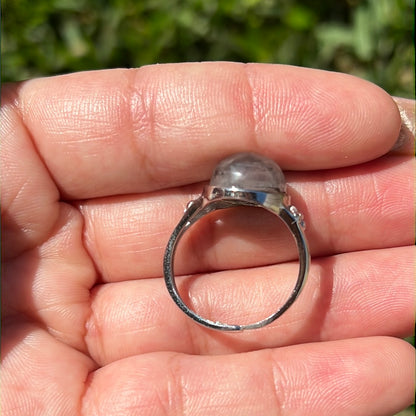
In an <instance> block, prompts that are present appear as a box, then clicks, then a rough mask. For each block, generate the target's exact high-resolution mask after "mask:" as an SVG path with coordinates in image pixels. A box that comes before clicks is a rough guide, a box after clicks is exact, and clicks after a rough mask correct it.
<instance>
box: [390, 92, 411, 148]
mask: <svg viewBox="0 0 416 416" xmlns="http://www.w3.org/2000/svg"><path fill="white" fill-rule="evenodd" d="M393 99H394V101H395V102H396V104H397V107H398V108H399V111H400V117H401V119H402V125H401V128H400V134H399V137H398V139H397V141H396V143H395V144H394V146H393V148H392V153H398V154H407V155H414V154H415V134H416V120H415V118H416V111H415V110H416V109H415V106H416V101H415V100H408V99H405V98H400V97H393Z"/></svg>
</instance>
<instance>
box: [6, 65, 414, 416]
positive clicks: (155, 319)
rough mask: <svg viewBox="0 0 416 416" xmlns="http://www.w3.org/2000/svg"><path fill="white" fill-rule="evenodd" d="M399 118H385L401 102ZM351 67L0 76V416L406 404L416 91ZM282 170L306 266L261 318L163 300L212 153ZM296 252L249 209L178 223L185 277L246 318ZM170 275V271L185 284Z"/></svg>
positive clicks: (197, 292) (291, 411)
mask: <svg viewBox="0 0 416 416" xmlns="http://www.w3.org/2000/svg"><path fill="white" fill-rule="evenodd" d="M396 103H397V104H398V105H399V108H400V109H401V112H400V111H399V110H398V106H397V104H396ZM396 103H395V101H394V100H393V99H392V98H391V97H390V96H389V95H388V94H387V93H385V92H384V91H382V90H381V89H380V88H378V87H377V86H375V85H373V84H370V83H368V82H366V81H363V80H360V79H357V78H354V77H352V76H348V75H344V74H336V73H329V72H324V71H318V70H310V69H304V68H295V67H287V66H279V65H255V64H252V65H242V64H232V63H209V64H178V65H160V66H151V67H144V68H141V69H134V70H108V71H99V72H89V73H88V72H87V73H77V74H71V75H67V76H60V77H54V78H46V79H35V80H30V81H27V82H24V83H20V84H16V85H7V86H4V87H3V89H2V122H1V129H2V134H1V135H2V164H1V169H2V173H1V174H2V195H1V198H2V199H1V204H2V205H1V207H2V217H3V220H2V227H3V232H2V238H3V279H2V290H3V292H2V293H3V299H2V303H3V325H2V329H3V334H2V414H3V415H4V416H12V415H13V416H15V415H31V416H38V415H51V416H55V415H57V416H58V415H59V416H66V415H83V416H92V415H97V416H98V415H105V416H112V415H126V416H131V415H140V416H146V415H192V416H198V415H203V416H209V415H227V416H230V415H243V416H244V415H251V416H252V415H261V416H265V415H279V416H286V415H290V416H293V415H308V416H313V415H319V416H323V415H354V416H359V415H365V416H368V415H373V416H377V415H392V414H394V413H395V412H397V411H399V410H400V409H402V408H405V407H406V406H407V405H409V403H411V401H412V400H413V392H414V380H413V378H414V377H413V372H414V350H413V348H412V347H411V346H410V345H409V344H407V343H406V342H405V341H403V340H401V339H400V338H402V337H406V336H409V335H410V334H411V333H412V331H413V319H414V318H413V317H414V281H413V279H414V270H415V248H414V246H413V241H414V179H415V178H414V171H415V162H414V157H413V154H414V153H413V152H414V131H413V132H412V129H413V127H412V126H413V124H414V120H412V114H413V112H414V111H413V109H414V103H413V102H412V101H409V100H401V99H396ZM239 151H255V152H257V153H261V154H264V155H266V156H268V157H271V158H273V159H274V160H276V161H277V162H278V163H279V165H280V166H281V167H282V169H284V170H285V175H286V179H287V181H288V184H289V193H290V194H291V195H292V202H293V203H294V205H296V206H297V207H298V208H299V209H300V210H301V211H302V212H303V214H304V216H305V221H306V224H307V229H306V234H307V237H308V240H309V244H310V249H311V254H312V266H311V270H310V275H309V278H308V281H307V283H306V286H305V288H304V291H303V292H302V294H301V296H300V297H299V298H298V300H297V301H296V302H295V304H294V305H293V306H292V308H290V309H289V311H288V312H287V313H286V314H285V315H283V316H282V317H281V318H279V319H278V320H277V321H276V322H274V323H273V324H272V325H270V326H268V327H266V328H263V329H261V330H257V331H247V332H243V333H222V332H216V331H212V330H209V329H207V328H203V327H201V326H198V325H197V324H196V323H194V322H193V321H192V320H190V319H189V318H188V317H187V316H185V315H184V314H183V313H182V312H181V311H180V310H179V309H178V308H177V307H176V305H175V304H174V303H173V302H172V300H171V299H170V297H169V295H168V293H167V291H166V288H165V286H164V281H163V277H162V258H163V252H164V247H165V245H166V242H167V240H168V238H169V235H170V233H171V231H172V230H173V228H174V226H175V225H176V223H177V221H178V220H179V219H180V217H181V215H182V212H183V208H184V207H185V205H186V203H187V201H188V200H190V199H192V198H194V197H196V196H197V195H198V194H199V193H200V192H201V189H202V186H203V184H204V183H205V181H207V180H209V177H210V174H211V172H212V169H213V168H214V166H215V165H216V164H217V163H218V161H219V160H221V159H222V158H224V157H225V156H228V155H230V154H232V153H234V152H239ZM296 256H297V252H296V249H295V247H294V244H293V242H292V240H291V237H290V235H289V234H288V232H287V231H285V230H284V227H283V226H282V224H281V223H280V222H279V221H278V220H276V218H275V217H272V216H270V215H268V214H267V213H265V212H263V211H261V210H255V209H244V208H241V209H235V210H232V211H223V212H217V213H215V215H213V216H211V217H207V218H206V220H201V222H200V223H199V224H198V226H195V227H194V228H193V229H191V230H190V231H189V236H188V237H187V238H186V239H185V240H184V241H183V242H182V243H181V245H180V249H178V255H177V259H176V263H175V271H176V274H177V275H178V276H179V277H178V285H179V287H180V289H181V291H182V293H183V294H184V296H185V297H186V298H187V299H188V302H189V304H190V305H191V306H192V307H193V308H195V310H197V311H198V313H201V314H202V315H204V316H206V317H209V318H212V319H216V320H220V321H225V322H237V323H248V322H253V321H254V320H256V319H260V318H263V317H265V316H267V314H269V313H270V312H273V311H274V310H275V309H276V308H277V307H278V305H279V302H280V303H281V302H282V301H284V299H285V297H287V295H288V293H290V289H291V287H292V285H293V281H294V278H295V276H296V273H297V264H296V261H295V260H296V259H297V257H296ZM181 276H183V277H181Z"/></svg>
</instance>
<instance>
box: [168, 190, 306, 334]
mask: <svg viewBox="0 0 416 416" xmlns="http://www.w3.org/2000/svg"><path fill="white" fill-rule="evenodd" d="M211 191H212V192H211V194H213V195H214V196H213V197H212V199H210V197H209V196H208V198H207V197H203V196H201V197H199V198H198V199H196V200H194V201H191V202H190V203H189V204H188V207H187V209H186V210H185V213H184V215H183V217H182V219H181V220H180V221H179V223H178V225H177V226H176V228H175V229H174V231H173V233H172V235H171V237H170V239H169V241H168V244H167V247H166V251H165V256H164V260H163V269H164V276H165V283H166V287H167V288H168V291H169V294H170V296H171V297H172V299H173V300H174V302H175V303H176V304H177V305H178V307H179V308H180V309H181V310H182V311H183V312H185V313H186V314H187V315H188V316H189V317H191V318H192V319H193V320H195V321H196V322H198V323H199V324H201V325H203V326H205V327H208V328H211V329H217V330H221V331H242V330H248V329H257V328H262V327H263V326H266V325H268V324H270V323H271V322H273V321H274V320H276V319H277V318H278V317H279V316H281V315H282V314H283V313H284V312H285V311H286V310H287V309H288V308H289V307H290V306H291V305H292V304H293V302H294V301H295V300H296V298H297V297H298V296H299V294H300V292H301V290H302V288H303V286H304V283H305V281H306V277H307V274H308V271H309V265H310V254H309V249H308V244H307V240H306V237H305V234H304V231H303V230H304V223H303V218H302V215H301V214H299V213H298V211H297V209H296V208H295V207H294V206H293V205H289V204H287V203H285V200H284V196H286V194H284V193H278V194H271V193H264V192H262V193H259V192H250V195H249V197H247V195H243V196H241V197H240V198H239V197H237V198H236V194H235V190H234V191H233V192H234V193H233V195H232V196H229V197H227V195H224V194H222V195H218V194H215V191H214V190H211ZM213 192H214V193H213ZM244 192H245V193H247V191H244ZM270 195H272V197H270ZM273 195H274V197H273ZM267 197H268V198H267ZM236 206H254V207H259V208H263V209H266V210H267V211H269V212H271V213H273V214H274V215H276V216H277V217H279V218H280V219H281V220H282V221H283V222H284V223H285V224H286V226H287V227H288V228H289V230H290V231H291V233H292V234H293V236H294V238H295V241H296V245H297V249H298V254H299V273H298V277H297V280H296V283H295V286H294V288H293V290H292V292H291V293H290V295H289V297H288V299H287V300H286V302H285V303H284V304H283V305H282V306H281V307H280V308H279V309H278V310H277V311H276V312H274V313H273V314H272V315H270V316H268V317H267V318H265V319H262V320H260V321H257V322H255V323H252V324H247V325H236V324H226V323H222V322H218V321H212V320H209V319H206V318H203V317H202V316H200V315H198V314H197V313H196V312H194V311H193V310H191V309H190V308H189V307H188V306H187V305H186V304H185V302H184V301H183V300H182V298H181V296H180V294H179V291H178V289H177V286H176V283H175V277H174V267H173V264H174V256H175V252H176V248H177V245H178V243H179V241H180V239H181V238H182V236H183V235H184V233H185V232H186V230H187V229H188V228H189V227H191V226H192V225H193V224H194V223H195V222H197V221H198V220H199V219H201V218H202V217H204V216H205V215H208V214H209V213H210V212H213V211H216V210H220V209H226V208H231V207H236Z"/></svg>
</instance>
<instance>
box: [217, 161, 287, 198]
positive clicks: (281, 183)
mask: <svg viewBox="0 0 416 416" xmlns="http://www.w3.org/2000/svg"><path fill="white" fill-rule="evenodd" d="M210 185H211V186H215V187H219V188H233V187H235V188H239V189H245V190H252V191H267V190H270V189H275V190H278V191H280V192H286V181H285V176H284V175H283V172H282V170H281V169H280V167H279V166H278V165H277V163H275V162H274V161H273V160H271V159H269V158H267V157H264V156H261V155H258V154H256V153H237V154H235V155H232V156H230V157H228V158H227V159H224V160H222V161H221V162H220V163H219V164H218V165H217V166H216V168H215V170H214V173H213V174H212V177H211V182H210Z"/></svg>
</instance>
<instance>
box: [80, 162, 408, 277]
mask: <svg viewBox="0 0 416 416" xmlns="http://www.w3.org/2000/svg"><path fill="white" fill-rule="evenodd" d="M414 172H415V160H414V158H409V157H398V156H395V157H388V158H382V159H378V160H377V161H373V162H371V163H367V164H364V165H360V166H357V167H354V168H348V169H347V168H346V169H338V170H332V171H324V172H322V171H320V172H308V173H296V174H294V173H292V174H289V175H287V176H288V181H289V183H290V188H291V189H290V190H289V193H290V194H291V195H292V202H293V204H294V205H295V206H296V207H297V208H298V209H299V210H300V211H301V212H302V213H303V214H304V216H305V222H306V235H307V238H308V240H309V246H310V250H311V253H312V255H313V256H322V255H330V254H334V253H342V252H347V251H356V250H367V249H377V248H384V247H394V246H403V245H411V244H413V241H414V227H413V226H412V224H414V197H413V194H414V192H413V188H414ZM201 189H202V185H195V186H192V187H186V188H181V189H179V190H176V191H175V192H170V191H169V192H166V191H163V192H159V193H152V194H145V195H142V196H138V197H137V196H132V197H120V198H110V199H100V200H93V201H89V202H87V203H82V204H81V211H82V214H83V216H84V218H85V233H84V235H85V244H86V246H87V248H88V251H89V253H90V255H91V256H92V258H93V259H94V262H95V264H96V267H97V269H98V270H99V272H100V275H101V279H102V280H103V281H106V282H109V281H120V280H130V279H137V278H148V277H158V276H160V275H161V271H162V260H163V254H164V250H165V247H166V244H167V241H168V239H169V236H170V233H171V232H172V230H173V229H174V227H175V226H176V224H177V222H178V221H179V219H180V217H181V215H182V212H183V208H184V207H185V206H186V204H187V202H188V201H189V200H191V199H194V198H196V196H197V194H198V193H200V192H201ZM297 256H298V253H297V249H296V246H295V244H294V240H293V237H292V236H291V235H290V233H289V231H288V230H287V229H286V227H285V225H284V224H283V223H282V222H281V221H279V220H278V219H277V218H276V217H275V216H274V215H272V214H269V213H267V212H265V211H264V210H261V209H248V208H238V209H233V210H222V211H218V212H216V213H215V214H211V215H210V216H208V217H206V218H204V219H203V220H200V221H198V222H197V224H196V225H194V226H193V227H191V228H190V230H189V231H187V232H186V233H185V236H184V238H183V241H181V242H180V244H179V247H178V250H177V254H176V257H175V272H176V273H177V274H190V273H198V272H206V271H213V270H224V269H233V268H242V267H254V266H261V265H267V264H273V263H276V262H281V261H288V260H293V259H295V258H297Z"/></svg>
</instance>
